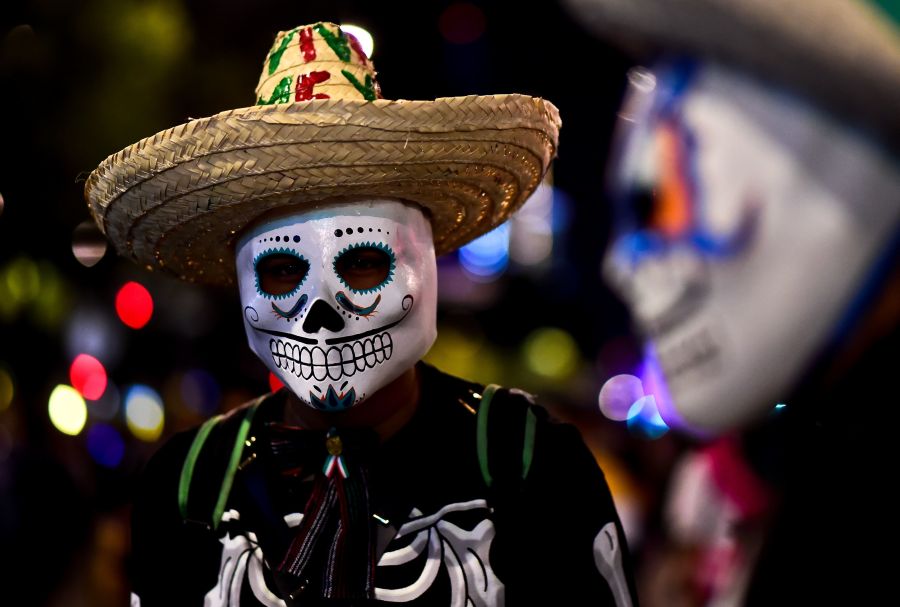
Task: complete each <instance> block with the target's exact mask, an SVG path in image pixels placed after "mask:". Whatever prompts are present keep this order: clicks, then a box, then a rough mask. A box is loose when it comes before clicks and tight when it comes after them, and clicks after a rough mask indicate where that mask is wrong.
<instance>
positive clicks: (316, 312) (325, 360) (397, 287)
mask: <svg viewBox="0 0 900 607" xmlns="http://www.w3.org/2000/svg"><path fill="white" fill-rule="evenodd" d="M236 263H237V277H238V287H239V290H240V297H241V305H242V307H243V310H244V328H245V330H246V332H247V338H248V340H249V342H250V348H251V349H252V350H253V352H255V353H256V355H257V356H259V358H260V359H261V360H262V361H263V363H265V365H266V366H267V367H268V368H269V369H270V370H271V371H272V372H273V373H274V374H275V375H276V376H277V377H278V378H279V379H281V381H283V382H284V384H285V385H286V386H287V387H288V388H290V390H291V391H292V392H294V394H296V395H297V397H298V398H300V400H301V401H303V402H304V403H306V404H308V405H310V406H312V407H315V408H316V409H321V410H325V411H340V410H343V409H347V408H348V407H352V406H353V405H355V404H358V403H360V402H361V401H362V400H363V399H365V398H366V397H369V396H371V395H372V394H374V393H375V392H376V391H378V390H379V389H381V388H383V387H384V386H386V385H387V384H389V383H390V382H391V381H393V380H394V379H396V378H397V377H399V376H400V375H401V374H402V373H403V372H404V371H406V370H407V369H409V368H410V367H411V366H412V365H414V364H415V363H416V361H418V360H419V359H420V358H421V357H422V356H423V355H424V354H425V353H426V352H427V351H428V349H429V348H430V347H431V345H432V343H433V342H434V339H435V337H436V335H437V329H436V321H435V315H436V306H437V280H436V274H437V271H436V266H435V259H434V243H433V240H432V236H431V225H430V224H429V222H428V220H427V219H426V217H425V216H424V214H423V213H422V211H421V210H420V209H419V208H417V207H414V206H412V205H406V204H404V203H401V202H396V201H389V200H367V201H361V202H352V203H341V204H334V205H330V206H328V207H326V208H323V209H318V210H311V211H305V212H300V213H297V214H293V215H289V216H284V217H279V218H277V219H272V220H270V221H267V222H265V223H262V224H260V225H258V226H256V227H255V228H252V229H251V230H250V231H249V232H247V233H246V234H245V235H244V236H243V237H242V238H241V241H240V242H239V244H238V248H237V258H236Z"/></svg>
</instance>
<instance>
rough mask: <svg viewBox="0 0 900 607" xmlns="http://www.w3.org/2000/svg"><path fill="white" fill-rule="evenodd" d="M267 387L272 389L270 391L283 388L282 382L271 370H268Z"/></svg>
mask: <svg viewBox="0 0 900 607" xmlns="http://www.w3.org/2000/svg"><path fill="white" fill-rule="evenodd" d="M269 387H270V388H271V389H272V392H278V391H279V390H281V389H282V388H284V382H283V381H281V380H280V379H278V376H277V375H275V374H274V373H272V372H271V371H269Z"/></svg>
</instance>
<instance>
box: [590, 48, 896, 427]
mask: <svg viewBox="0 0 900 607" xmlns="http://www.w3.org/2000/svg"><path fill="white" fill-rule="evenodd" d="M654 73H655V76H654V75H653V74H654ZM631 80H632V89H631V92H630V95H629V97H628V100H627V102H626V105H625V107H624V108H623V113H622V114H621V115H622V120H621V121H620V124H619V131H620V134H621V138H620V140H619V144H620V145H619V146H618V148H617V150H616V151H617V154H616V156H615V160H614V163H613V166H612V171H611V175H610V177H611V185H612V188H611V190H612V194H613V197H614V200H615V201H616V202H617V203H618V206H617V209H616V210H617V224H618V225H617V234H616V237H615V239H614V242H613V246H612V247H611V248H610V249H609V251H608V253H607V256H606V260H605V271H606V276H607V278H608V279H609V280H610V283H611V284H612V285H613V286H614V287H615V288H617V289H618V290H619V292H620V293H621V294H622V296H623V298H624V299H625V301H626V302H627V303H628V305H629V307H630V309H631V312H632V314H633V317H634V319H635V320H636V321H637V325H638V327H639V328H640V329H641V331H642V332H643V334H644V336H645V337H646V338H647V341H648V348H647V358H646V360H645V366H644V369H645V372H646V370H647V369H653V368H656V367H657V366H658V368H659V369H660V370H661V371H662V375H663V376H664V382H663V383H660V384H659V385H657V386H656V387H655V390H654V396H655V398H656V403H657V406H658V407H659V409H660V412H661V413H662V416H663V417H664V418H665V420H666V421H667V422H668V423H669V424H670V425H677V426H681V427H686V428H687V429H689V430H699V431H720V430H726V429H730V428H734V427H737V426H740V425H741V424H744V423H746V422H748V421H750V420H752V419H754V418H758V417H761V416H763V415H765V414H766V412H768V411H771V410H772V409H773V407H775V405H776V403H784V402H785V399H787V398H789V397H790V395H791V393H792V392H791V391H792V389H793V388H794V387H795V385H796V383H795V382H797V380H798V379H799V378H801V377H802V375H803V374H804V373H805V372H806V370H807V369H808V368H809V365H810V364H811V363H812V362H813V361H814V357H815V356H816V353H817V352H821V351H823V348H826V347H827V346H828V345H829V343H831V342H832V340H835V339H839V338H840V331H841V330H845V329H846V328H847V327H848V326H850V323H851V322H852V320H853V318H854V317H853V314H856V313H858V312H859V310H860V309H861V308H860V307H859V304H860V303H861V302H862V301H863V300H862V299H860V297H861V296H864V295H865V293H866V291H865V289H864V288H863V287H864V286H865V285H866V284H867V283H868V284H877V281H875V279H877V272H878V270H879V267H880V264H879V263H878V260H879V259H880V258H881V257H882V256H883V255H885V254H886V253H889V252H890V246H889V245H890V243H891V242H892V239H894V238H896V234H897V230H898V227H900V224H898V220H900V171H898V170H897V168H896V165H895V164H894V162H893V161H892V160H891V159H890V158H889V157H888V155H887V154H884V153H883V152H882V151H880V150H879V149H878V148H877V147H876V146H873V145H872V144H871V143H870V142H869V141H867V140H865V139H864V138H862V137H860V136H859V134H858V133H856V132H854V131H853V130H852V129H850V128H847V127H846V126H845V125H843V124H841V123H839V122H837V121H836V120H835V119H833V118H832V117H831V116H829V115H827V114H824V113H822V112H821V111H819V110H818V109H816V108H815V107H812V106H809V105H807V104H806V103H805V102H803V101H802V100H800V99H795V98H792V97H789V96H787V95H785V94H783V93H780V92H778V91H775V90H771V89H769V88H766V87H764V86H761V85H759V84H758V83H756V82H755V81H752V80H749V79H747V78H745V77H743V76H741V75H740V74H738V73H736V72H732V71H728V70H727V69H726V68H722V67H719V66H716V65H712V64H703V63H700V64H695V63H682V62H676V63H667V62H666V63H662V64H660V65H658V66H657V69H655V70H654V72H634V73H633V74H632V78H631ZM870 281H872V282H870ZM652 375H653V373H648V374H647V376H648V377H652ZM653 381H654V380H651V383H652V382H653ZM657 383H658V382H657Z"/></svg>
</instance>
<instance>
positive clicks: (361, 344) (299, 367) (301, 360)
mask: <svg viewBox="0 0 900 607" xmlns="http://www.w3.org/2000/svg"><path fill="white" fill-rule="evenodd" d="M269 352H270V353H271V355H272V361H273V363H274V364H275V366H276V367H277V368H278V369H285V370H290V371H291V373H293V374H294V375H296V376H297V377H302V378H303V379H305V380H310V379H313V378H315V379H316V380H318V381H324V380H325V379H326V378H328V379H331V380H332V381H337V380H339V379H341V378H343V377H352V376H353V375H355V374H356V373H357V372H361V371H364V370H366V369H371V368H373V367H375V366H377V365H379V364H381V363H383V362H384V361H386V360H389V359H390V358H391V356H392V355H393V353H394V344H393V340H392V339H391V336H390V334H389V333H382V334H380V335H375V336H374V337H372V338H369V339H363V340H359V341H356V342H354V343H353V344H344V345H342V346H332V347H330V348H328V350H325V349H323V348H320V347H318V346H317V347H314V348H306V347H305V346H300V345H297V344H293V343H290V342H286V341H282V340H275V339H273V340H270V341H269Z"/></svg>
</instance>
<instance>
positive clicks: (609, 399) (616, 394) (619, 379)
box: [598, 373, 644, 422]
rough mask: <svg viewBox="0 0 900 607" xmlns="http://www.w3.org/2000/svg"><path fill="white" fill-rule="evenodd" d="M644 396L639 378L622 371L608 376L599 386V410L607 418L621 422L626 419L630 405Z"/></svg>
mask: <svg viewBox="0 0 900 607" xmlns="http://www.w3.org/2000/svg"><path fill="white" fill-rule="evenodd" d="M643 396H644V388H643V386H642V385H641V380H640V379H639V378H637V377H635V376H634V375H629V374H627V373H623V374H621V375H616V376H614V377H611V378H609V379H608V380H606V382H605V383H604V384H603V387H602V388H600V395H599V396H598V401H599V404H600V411H602V412H603V415H605V416H606V417H608V418H609V419H611V420H613V421H617V422H622V421H625V420H626V419H628V413H629V411H630V410H631V407H632V405H634V403H636V402H637V401H638V400H640V399H641V398H642V397H643Z"/></svg>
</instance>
